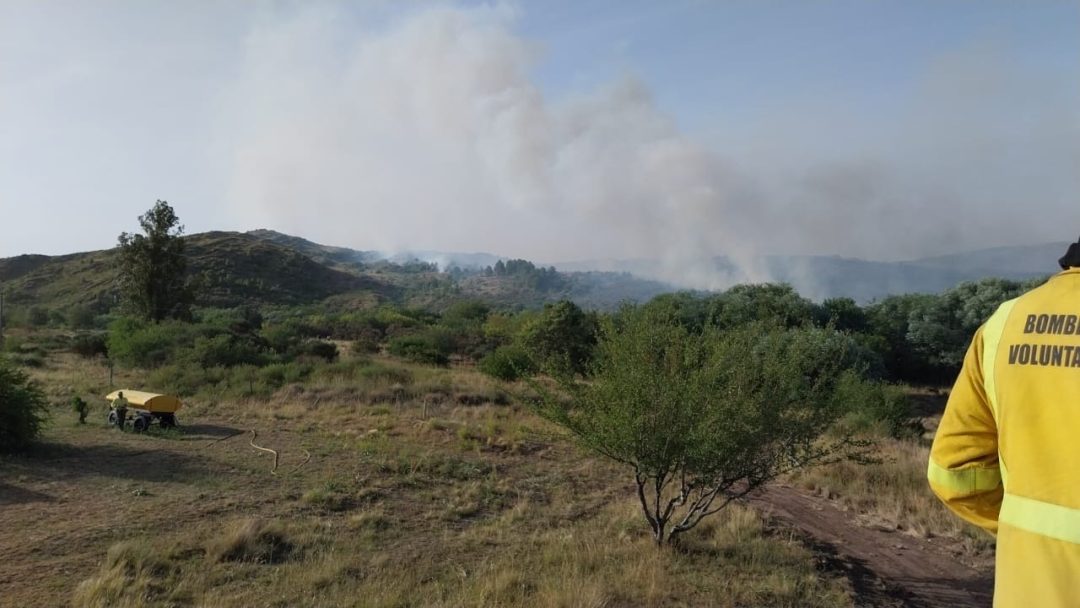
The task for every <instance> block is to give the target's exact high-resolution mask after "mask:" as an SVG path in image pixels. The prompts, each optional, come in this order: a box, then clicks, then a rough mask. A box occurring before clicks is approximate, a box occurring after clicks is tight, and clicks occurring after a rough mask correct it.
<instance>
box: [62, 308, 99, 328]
mask: <svg viewBox="0 0 1080 608" xmlns="http://www.w3.org/2000/svg"><path fill="white" fill-rule="evenodd" d="M96 322H97V315H96V314H95V313H94V309H93V308H91V307H89V306H75V307H73V308H71V309H69V310H68V313H67V324H68V325H69V326H71V327H72V328H74V329H94V328H95V327H96V326H97V323H96Z"/></svg>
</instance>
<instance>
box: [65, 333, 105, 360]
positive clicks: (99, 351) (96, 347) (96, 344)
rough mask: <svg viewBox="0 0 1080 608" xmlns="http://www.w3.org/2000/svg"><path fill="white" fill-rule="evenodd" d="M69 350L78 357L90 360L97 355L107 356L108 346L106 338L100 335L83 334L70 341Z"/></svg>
mask: <svg viewBox="0 0 1080 608" xmlns="http://www.w3.org/2000/svg"><path fill="white" fill-rule="evenodd" d="M71 350H72V352H74V353H75V354H77V355H79V356H80V357H84V358H86V359H91V358H93V357H97V356H98V355H102V356H108V354H109V346H108V343H107V341H106V337H105V335H103V334H100V333H84V334H79V335H77V336H75V337H74V338H73V339H72V340H71Z"/></svg>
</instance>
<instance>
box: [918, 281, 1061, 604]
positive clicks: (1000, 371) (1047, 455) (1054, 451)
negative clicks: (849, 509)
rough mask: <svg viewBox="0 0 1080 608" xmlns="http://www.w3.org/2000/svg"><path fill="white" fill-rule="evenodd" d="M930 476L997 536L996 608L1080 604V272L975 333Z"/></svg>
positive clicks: (1008, 306) (1013, 303)
mask: <svg viewBox="0 0 1080 608" xmlns="http://www.w3.org/2000/svg"><path fill="white" fill-rule="evenodd" d="M927 476H928V477H929V480H930V487H931V488H932V489H933V491H934V493H935V494H937V495H938V497H940V498H941V500H942V501H944V502H945V504H946V505H947V506H948V507H949V508H950V509H952V510H953V511H954V512H956V514H957V515H959V516H960V517H963V518H964V519H966V520H968V521H970V522H972V523H974V524H975V525H978V526H981V527H983V528H985V529H986V530H988V531H989V532H991V533H994V534H996V535H997V566H996V575H995V588H994V606H998V607H1005V608H1009V607H1012V606H1023V607H1024V608H1036V607H1038V608H1055V607H1059V606H1061V607H1064V606H1080V268H1070V269H1069V270H1066V271H1065V272H1062V273H1059V274H1057V275H1055V276H1054V277H1052V278H1051V279H1050V280H1049V281H1048V282H1047V283H1046V284H1045V285H1042V286H1040V287H1038V288H1036V289H1033V290H1032V291H1030V292H1028V293H1026V294H1024V295H1023V296H1021V297H1019V298H1017V299H1015V300H1010V301H1008V302H1006V303H1004V304H1002V305H1001V306H1000V307H999V308H998V310H997V312H995V313H994V315H993V316H992V317H991V318H990V319H989V320H988V321H987V322H986V323H985V324H984V325H983V326H982V327H981V328H979V331H978V332H976V334H975V339H974V340H973V341H972V344H971V347H970V348H969V349H968V352H967V356H966V357H965V358H964V366H963V370H962V371H961V372H960V377H959V378H958V379H957V380H956V385H955V386H954V387H953V390H952V393H951V394H950V395H949V402H948V405H947V406H946V408H945V415H944V416H943V417H942V419H941V426H940V427H939V428H938V431H937V436H936V437H935V438H934V445H933V447H932V448H931V450H930V465H929V470H928V473H927Z"/></svg>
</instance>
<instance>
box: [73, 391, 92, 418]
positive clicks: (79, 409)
mask: <svg viewBox="0 0 1080 608" xmlns="http://www.w3.org/2000/svg"><path fill="white" fill-rule="evenodd" d="M71 410H72V411H73V412H75V413H76V414H78V415H79V424H86V415H87V414H89V413H90V406H89V405H87V403H86V401H83V398H82V397H79V396H78V395H76V396H74V397H72V398H71Z"/></svg>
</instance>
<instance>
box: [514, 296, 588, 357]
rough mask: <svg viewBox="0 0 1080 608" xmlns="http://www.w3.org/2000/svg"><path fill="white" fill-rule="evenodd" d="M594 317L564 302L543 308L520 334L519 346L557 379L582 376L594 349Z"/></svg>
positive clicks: (569, 302) (566, 301) (575, 305)
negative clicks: (574, 375) (575, 375)
mask: <svg viewBox="0 0 1080 608" xmlns="http://www.w3.org/2000/svg"><path fill="white" fill-rule="evenodd" d="M597 330H598V325H597V317H596V315H595V314H590V313H586V312H584V311H583V310H581V308H579V307H578V305H577V304H574V303H573V302H571V301H569V300H563V301H561V302H558V303H555V304H547V305H545V306H544V310H543V312H541V313H540V315H539V316H538V317H537V318H535V319H534V320H533V321H532V322H530V323H529V324H528V325H526V326H525V328H524V329H523V330H522V335H521V344H522V345H523V346H524V347H525V349H526V350H528V351H529V354H530V355H531V356H532V359H533V360H534V361H536V362H537V363H538V364H539V365H540V366H541V367H542V368H544V369H545V370H547V371H550V372H552V373H554V374H557V375H567V374H570V375H573V374H584V373H586V372H587V371H588V369H589V366H590V364H591V362H592V358H593V351H594V349H595V348H596V336H597Z"/></svg>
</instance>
